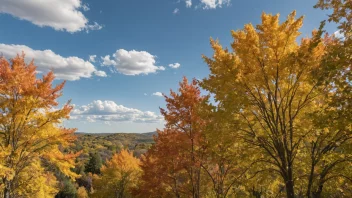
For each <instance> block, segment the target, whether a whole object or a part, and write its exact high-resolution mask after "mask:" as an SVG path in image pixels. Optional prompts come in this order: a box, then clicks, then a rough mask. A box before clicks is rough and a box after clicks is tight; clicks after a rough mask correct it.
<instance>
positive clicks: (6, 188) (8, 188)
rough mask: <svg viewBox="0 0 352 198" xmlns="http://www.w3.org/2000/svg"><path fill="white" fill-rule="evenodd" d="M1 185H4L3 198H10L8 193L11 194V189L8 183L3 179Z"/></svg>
mask: <svg viewBox="0 0 352 198" xmlns="http://www.w3.org/2000/svg"><path fill="white" fill-rule="evenodd" d="M3 183H4V184H5V189H4V198H10V197H11V195H10V192H11V188H10V185H11V184H10V182H9V181H7V180H6V179H3Z"/></svg>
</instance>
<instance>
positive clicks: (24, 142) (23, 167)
mask: <svg viewBox="0 0 352 198" xmlns="http://www.w3.org/2000/svg"><path fill="white" fill-rule="evenodd" d="M11 62H12V63H11V64H10V63H9V62H8V61H7V60H6V59H5V58H1V59H0V177H1V181H0V190H1V191H2V193H3V195H4V197H5V198H9V197H16V196H19V195H21V196H26V197H30V196H33V192H32V191H33V190H34V189H40V188H42V189H43V187H44V186H45V185H49V186H47V187H46V188H53V187H55V184H56V182H46V179H45V178H52V175H51V174H50V173H49V172H48V170H47V169H45V167H43V163H45V164H50V166H51V167H56V168H57V169H58V170H59V171H61V172H62V173H64V174H65V175H66V176H69V177H72V178H74V177H76V174H75V173H73V172H71V170H70V169H71V168H73V167H74V159H75V157H76V156H77V155H76V154H65V153H63V152H62V149H61V148H65V147H67V146H69V145H70V144H71V143H73V141H74V139H75V136H74V135H73V133H74V131H75V129H66V128H63V127H60V123H61V122H62V120H63V119H66V118H68V117H69V113H70V111H71V109H72V107H71V106H70V105H69V104H66V105H64V107H63V108H61V109H56V108H57V105H58V103H57V101H56V99H57V98H58V97H60V96H61V90H62V88H63V87H64V82H63V83H61V84H58V85H57V86H55V87H53V86H52V82H53V80H54V74H53V73H52V72H49V73H48V74H46V75H44V76H43V78H42V79H37V78H36V67H35V65H34V63H33V61H32V62H31V63H29V64H28V65H27V64H26V63H25V61H24V54H23V55H22V56H19V55H18V56H16V57H15V58H14V59H12V60H11ZM31 167H32V168H31ZM33 167H35V168H33ZM33 170H38V174H37V175H33V174H34V173H33ZM50 175H51V176H50ZM33 178H34V179H33ZM52 181H54V180H52ZM28 186H32V187H31V189H28V188H27V187H28ZM40 186H42V187H40ZM42 191H46V192H48V193H50V192H53V191H54V190H42ZM44 196H48V194H46V195H44Z"/></svg>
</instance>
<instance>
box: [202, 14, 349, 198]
mask: <svg viewBox="0 0 352 198" xmlns="http://www.w3.org/2000/svg"><path fill="white" fill-rule="evenodd" d="M302 24H303V17H300V18H298V19H295V12H293V13H291V14H290V15H289V16H288V18H287V20H286V21H285V22H283V23H281V24H280V23H279V15H270V14H265V13H263V14H262V24H260V25H257V26H256V27H254V26H253V25H251V24H247V25H245V27H244V29H243V30H238V31H232V36H233V38H234V41H233V43H232V45H231V47H232V49H233V52H230V51H229V50H228V49H224V48H223V47H222V46H221V45H220V44H219V42H218V41H214V40H211V45H212V47H213V49H214V55H213V57H212V58H208V57H204V59H205V62H206V63H207V64H208V65H209V67H210V70H211V74H210V75H209V77H208V78H206V79H204V81H203V83H202V86H203V87H204V88H205V89H207V90H208V91H210V92H212V93H214V95H215V99H216V100H217V101H218V102H219V104H220V105H221V106H222V107H223V108H224V109H226V111H227V112H228V116H231V117H232V118H233V119H234V121H236V122H240V123H241V124H238V125H237V126H239V128H238V129H239V130H238V131H239V132H238V133H239V136H241V138H242V139H243V141H244V142H245V144H247V145H248V148H250V149H252V150H253V153H255V156H254V158H253V157H252V158H247V160H249V163H252V164H253V163H256V164H258V163H259V164H261V166H259V169H258V170H257V171H255V172H252V173H253V174H254V175H257V174H258V175H259V174H263V173H265V172H269V173H270V174H273V173H275V174H277V175H278V177H281V179H282V180H281V181H282V182H281V184H282V185H283V186H284V189H285V191H286V196H287V197H294V196H296V195H304V194H305V195H306V196H310V195H311V194H314V193H313V192H312V190H311V189H309V187H307V186H309V185H310V184H312V183H315V182H318V183H319V178H320V177H321V176H324V178H325V179H327V178H331V177H332V176H333V175H335V174H332V173H333V172H334V170H336V169H340V168H343V166H342V167H341V165H342V164H343V163H347V162H349V161H350V160H351V158H350V156H349V155H347V153H341V150H338V149H337V148H343V147H344V146H345V145H348V142H349V139H350V137H351V135H350V134H351V133H350V130H351V128H350V125H347V127H343V128H337V126H339V125H338V124H336V122H334V123H330V124H331V125H325V126H322V125H320V124H319V123H321V122H319V119H318V117H320V118H322V116H319V115H324V116H325V117H327V116H328V115H331V113H328V112H326V111H325V110H326V109H331V110H333V112H336V111H335V110H336V108H334V107H333V106H332V103H330V101H332V100H333V98H334V97H337V96H338V93H337V92H336V91H335V89H334V86H332V85H331V83H330V84H329V83H326V84H323V83H322V80H321V76H320V75H318V74H321V72H322V68H321V65H322V62H323V60H324V57H325V55H326V54H327V45H329V42H327V41H325V40H324V39H322V38H320V36H319V35H321V33H322V32H321V31H314V32H313V39H308V38H304V39H302V40H301V42H300V44H298V43H297V38H298V36H299V35H300V33H299V31H298V30H299V29H300V27H301V26H302ZM340 71H341V70H340ZM338 98H340V97H338ZM340 99H341V98H340ZM320 121H321V120H320ZM322 129H323V130H322ZM317 138H318V139H319V140H317ZM322 142H324V144H325V145H326V147H325V146H322V147H321V145H323V144H322ZM315 144H318V145H319V149H315V150H314V151H312V152H309V151H308V150H309V148H315V146H314V145H315ZM324 148H326V149H324ZM342 150H343V151H342V152H344V151H345V149H342ZM339 152H340V153H339ZM317 153H319V154H318V155H319V162H317V163H316V162H312V160H313V158H315V157H316V156H317ZM342 154H346V155H342ZM245 159H246V158H245ZM322 159H323V160H322ZM327 164H328V165H327ZM345 167H346V166H345ZM257 168H258V166H257ZM315 168H316V169H315ZM312 169H315V170H313V171H311V170H312ZM347 172H348V171H347ZM317 174H318V175H319V176H320V177H319V176H316V175H317ZM310 175H313V177H311V176H310ZM327 175H330V176H327ZM340 177H346V175H340ZM324 178H323V179H321V180H325V179H324ZM310 180H311V181H310ZM281 184H280V183H278V187H279V186H280V185H281ZM322 188H323V186H321V185H318V187H317V188H316V189H317V190H318V191H319V192H321V191H322ZM277 189H278V193H280V192H279V191H280V190H279V189H280V188H277ZM302 189H304V190H302ZM317 194H319V193H317ZM317 196H318V197H319V195H317Z"/></svg>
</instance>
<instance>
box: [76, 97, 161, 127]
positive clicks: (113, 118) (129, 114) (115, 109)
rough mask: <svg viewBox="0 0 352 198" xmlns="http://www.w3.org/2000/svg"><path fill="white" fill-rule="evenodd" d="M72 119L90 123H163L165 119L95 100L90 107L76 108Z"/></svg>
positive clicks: (150, 113)
mask: <svg viewBox="0 0 352 198" xmlns="http://www.w3.org/2000/svg"><path fill="white" fill-rule="evenodd" d="M71 119H78V120H86V121H88V122H96V121H102V122H104V123H107V122H109V123H110V122H142V123H155V122H162V121H163V117H162V116H161V115H157V114H156V113H154V112H151V111H141V110H138V109H134V108H128V107H125V106H123V105H117V104H116V103H115V102H114V101H109V100H105V101H101V100H95V101H93V102H92V103H89V104H88V105H83V106H75V108H74V109H73V111H72V112H71Z"/></svg>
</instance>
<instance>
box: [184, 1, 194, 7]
mask: <svg viewBox="0 0 352 198" xmlns="http://www.w3.org/2000/svg"><path fill="white" fill-rule="evenodd" d="M185 3H186V7H187V8H190V7H192V0H186V1H185Z"/></svg>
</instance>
